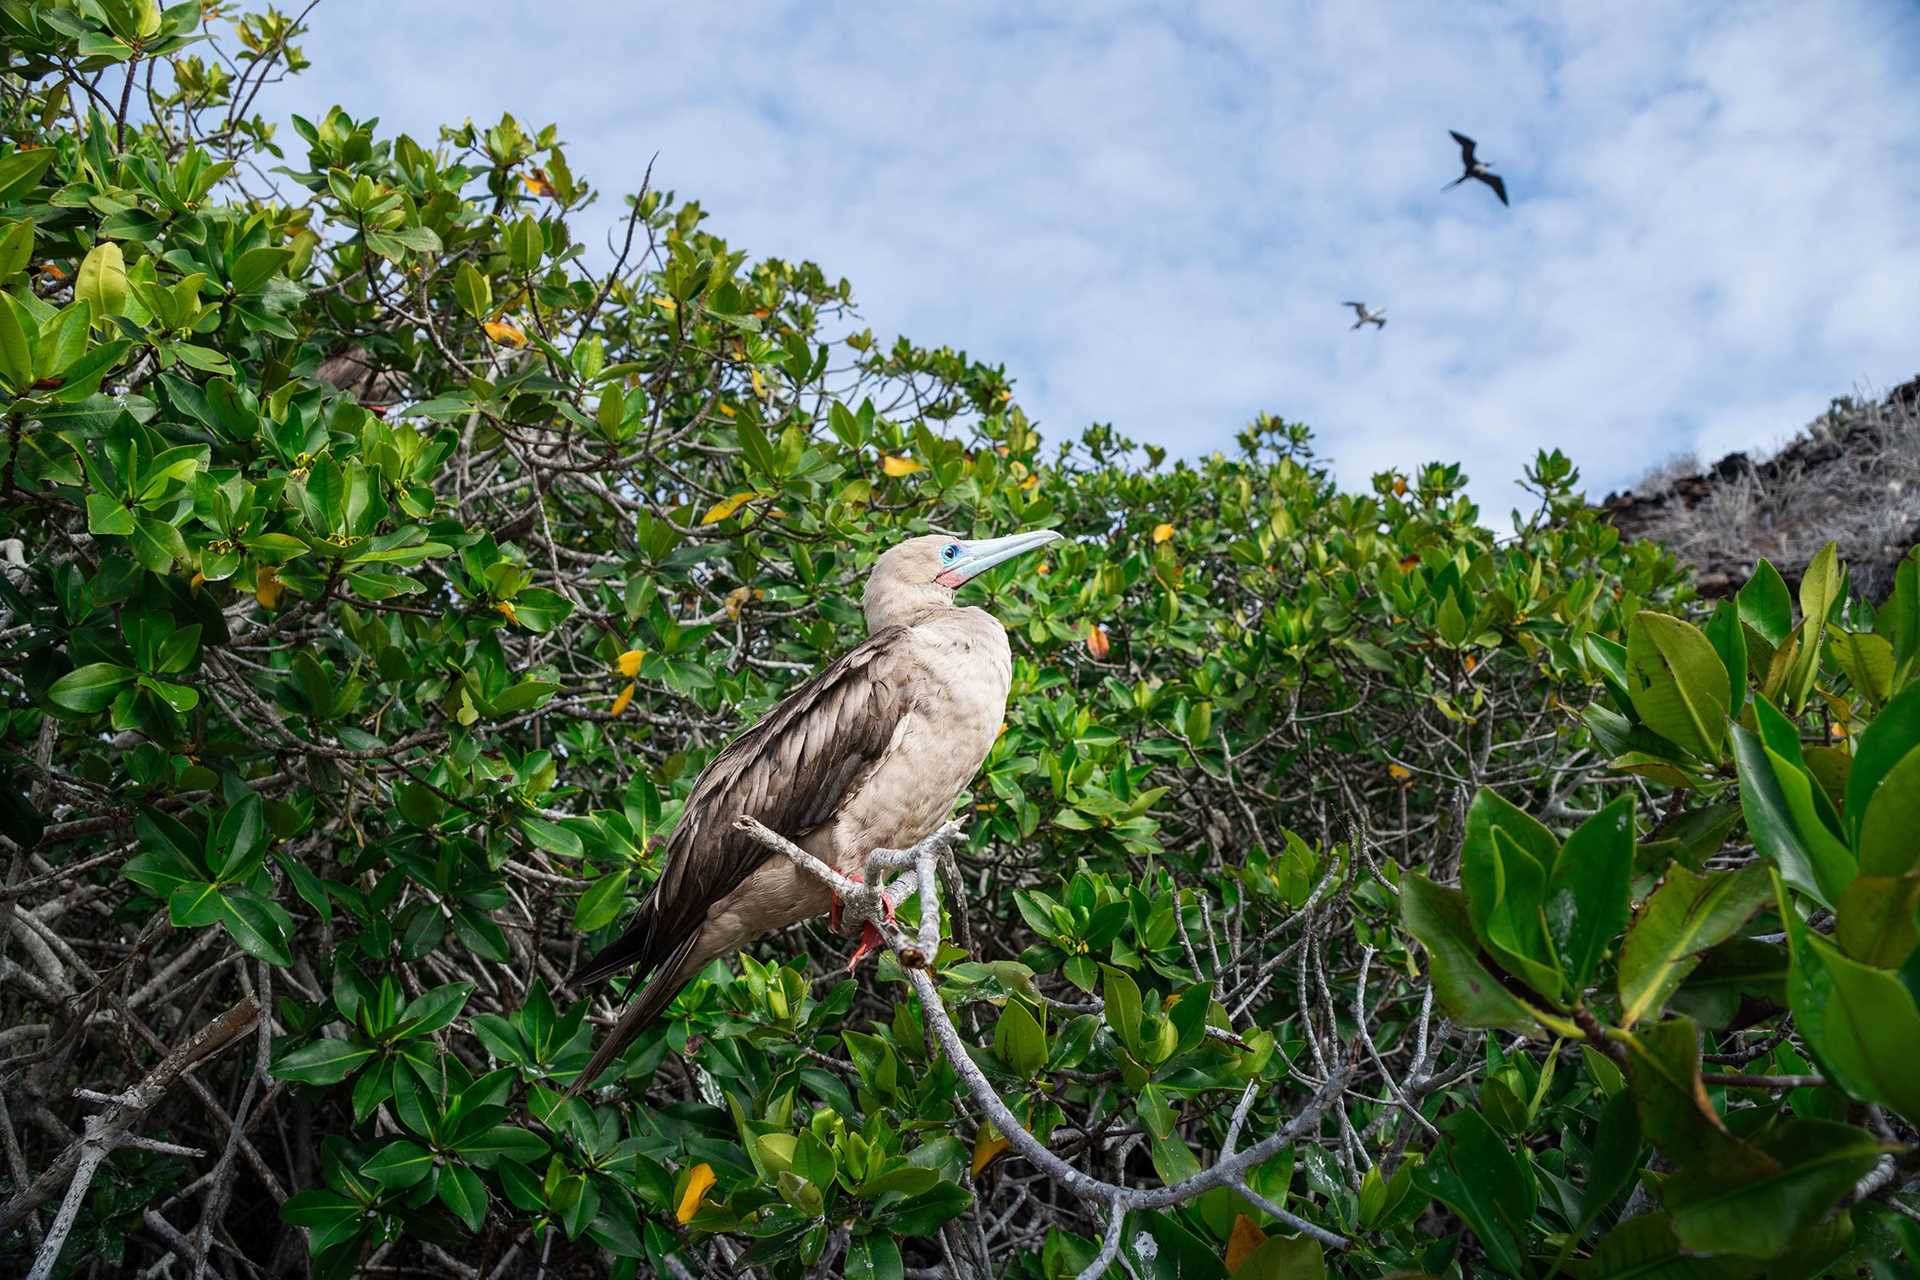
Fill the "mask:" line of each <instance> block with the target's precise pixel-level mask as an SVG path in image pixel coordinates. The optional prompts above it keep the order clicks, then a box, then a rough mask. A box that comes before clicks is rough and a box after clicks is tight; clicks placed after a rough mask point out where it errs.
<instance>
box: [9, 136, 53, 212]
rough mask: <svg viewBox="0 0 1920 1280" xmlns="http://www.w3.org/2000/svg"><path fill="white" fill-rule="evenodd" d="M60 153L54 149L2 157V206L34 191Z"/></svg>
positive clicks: (36, 150) (20, 152)
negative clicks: (41, 176)
mask: <svg viewBox="0 0 1920 1280" xmlns="http://www.w3.org/2000/svg"><path fill="white" fill-rule="evenodd" d="M58 154H59V153H58V152H57V151H55V150H54V149H53V148H52V147H37V148H35V149H34V150H32V151H16V152H14V153H13V154H12V155H10V156H0V204H10V203H12V202H13V201H15V200H17V199H19V198H20V197H22V196H24V195H26V193H27V192H28V191H29V190H31V189H32V187H33V185H34V184H35V183H36V182H38V181H40V175H41V174H43V173H45V172H46V171H47V169H48V168H49V167H50V166H51V165H52V164H53V161H54V157H55V156H56V155H58Z"/></svg>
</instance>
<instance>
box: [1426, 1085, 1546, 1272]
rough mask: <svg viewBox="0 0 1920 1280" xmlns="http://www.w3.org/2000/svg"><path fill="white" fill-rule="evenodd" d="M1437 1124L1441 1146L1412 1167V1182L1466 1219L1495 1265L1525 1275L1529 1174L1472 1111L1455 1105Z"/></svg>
mask: <svg viewBox="0 0 1920 1280" xmlns="http://www.w3.org/2000/svg"><path fill="white" fill-rule="evenodd" d="M1441 1128H1442V1130H1443V1131H1444V1132H1445V1133H1446V1135H1447V1139H1448V1141H1447V1143H1446V1146H1445V1148H1444V1150H1443V1151H1441V1152H1436V1153H1435V1154H1434V1155H1433V1156H1432V1157H1430V1158H1429V1159H1428V1160H1427V1161H1425V1162H1424V1163H1423V1164H1422V1165H1421V1166H1420V1167H1419V1168H1418V1169H1417V1170H1415V1172H1414V1175H1413V1176H1414V1185H1415V1186H1417V1187H1419V1188H1420V1190H1422V1191H1424V1192H1425V1193H1426V1194H1428V1195H1430V1196H1433V1197H1434V1198H1436V1199H1439V1200H1444V1201H1445V1202H1446V1203H1447V1204H1448V1205H1450V1206H1451V1207H1452V1208H1453V1210H1454V1212H1456V1213H1458V1214H1459V1215H1460V1216H1461V1217H1462V1218H1463V1219H1465V1220H1466V1223H1467V1225H1468V1226H1470V1227H1472V1228H1473V1233H1474V1235H1475V1237H1477V1238H1478V1239H1479V1241H1480V1247H1481V1248H1483V1249H1485V1250H1486V1252H1487V1257H1488V1260H1489V1261H1491V1262H1492V1263H1493V1265H1494V1266H1495V1267H1497V1268H1499V1269H1500V1270H1501V1271H1502V1272H1504V1273H1505V1274H1507V1275H1510V1276H1525V1275H1527V1274H1528V1271H1527V1261H1526V1249H1525V1242H1526V1241H1527V1240H1528V1239H1529V1238H1530V1236H1531V1235H1532V1231H1531V1228H1530V1226H1529V1225H1528V1224H1529V1221H1530V1220H1531V1219H1532V1217H1533V1213H1534V1209H1535V1208H1536V1205H1537V1200H1536V1196H1537V1192H1536V1190H1535V1188H1534V1183H1533V1179H1532V1178H1531V1177H1530V1176H1528V1174H1527V1171H1526V1169H1525V1168H1524V1167H1523V1166H1522V1164H1521V1162H1520V1161H1519V1160H1518V1159H1516V1158H1515V1156H1514V1154H1513V1152H1512V1150H1510V1149H1509V1148H1508V1146H1507V1144H1506V1142H1505V1141H1503V1140H1502V1139H1501V1137H1500V1135H1499V1134H1497V1133H1495V1132H1494V1130H1493V1127H1492V1126H1491V1125H1489V1124H1488V1123H1487V1121H1486V1118H1485V1117H1484V1116H1482V1115H1481V1114H1480V1113H1479V1112H1478V1111H1474V1110H1471V1109H1469V1110H1465V1111H1457V1112H1455V1113H1454V1114H1453V1115H1451V1116H1449V1117H1448V1118H1447V1119H1446V1121H1445V1122H1443V1123H1442V1125H1441Z"/></svg>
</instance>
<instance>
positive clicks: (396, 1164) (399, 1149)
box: [360, 1138, 434, 1191]
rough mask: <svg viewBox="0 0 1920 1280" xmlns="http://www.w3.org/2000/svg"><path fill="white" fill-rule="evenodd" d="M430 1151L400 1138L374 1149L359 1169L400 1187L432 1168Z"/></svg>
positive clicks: (384, 1182)
mask: <svg viewBox="0 0 1920 1280" xmlns="http://www.w3.org/2000/svg"><path fill="white" fill-rule="evenodd" d="M433 1162H434V1154H433V1152H431V1151H429V1150H427V1149H426V1148H425V1147H423V1146H421V1145H420V1144H419V1143H417V1142H410V1141H408V1140H407V1139H405V1138H402V1139H400V1140H398V1141H396V1142H390V1143H388V1144H387V1145H386V1146H384V1147H382V1148H380V1150H378V1151H376V1152H375V1153H374V1155H373V1158H372V1159H371V1160H368V1161H367V1162H366V1163H365V1164H363V1165H361V1166H360V1172H361V1173H363V1174H365V1175H366V1176H367V1177H369V1178H372V1179H373V1180H374V1181H375V1182H377V1183H379V1184H380V1185H381V1186H383V1187H388V1188H390V1189H392V1190H395V1191H399V1190H404V1189H405V1188H407V1187H411V1186H413V1185H414V1184H415V1183H417V1182H419V1181H420V1180H421V1179H422V1178H425V1177H426V1176H427V1175H428V1174H429V1173H432V1172H433Z"/></svg>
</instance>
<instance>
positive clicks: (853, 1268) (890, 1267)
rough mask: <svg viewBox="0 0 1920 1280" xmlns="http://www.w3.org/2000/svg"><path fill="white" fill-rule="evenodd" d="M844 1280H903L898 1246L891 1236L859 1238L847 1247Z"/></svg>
mask: <svg viewBox="0 0 1920 1280" xmlns="http://www.w3.org/2000/svg"><path fill="white" fill-rule="evenodd" d="M844 1275H845V1280H903V1277H905V1275H906V1268H905V1266H904V1264H903V1263H902V1262H901V1259H900V1246H899V1245H898V1244H895V1243H894V1241H893V1238H892V1237H891V1236H886V1235H867V1236H861V1237H860V1238H859V1239H857V1240H855V1241H854V1242H853V1243H852V1244H850V1245H848V1246H847V1266H846V1271H845V1273H844Z"/></svg>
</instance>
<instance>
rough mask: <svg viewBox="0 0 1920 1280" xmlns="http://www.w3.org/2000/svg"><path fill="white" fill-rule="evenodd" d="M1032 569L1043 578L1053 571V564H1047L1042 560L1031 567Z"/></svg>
mask: <svg viewBox="0 0 1920 1280" xmlns="http://www.w3.org/2000/svg"><path fill="white" fill-rule="evenodd" d="M1033 571H1034V572H1035V573H1037V574H1039V575H1040V576H1041V577H1043V578H1044V577H1046V576H1047V575H1048V574H1050V573H1052V572H1053V566H1052V565H1050V564H1048V563H1047V562H1046V561H1045V560H1042V561H1041V562H1040V563H1039V564H1037V565H1035V566H1034V567H1033Z"/></svg>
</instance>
